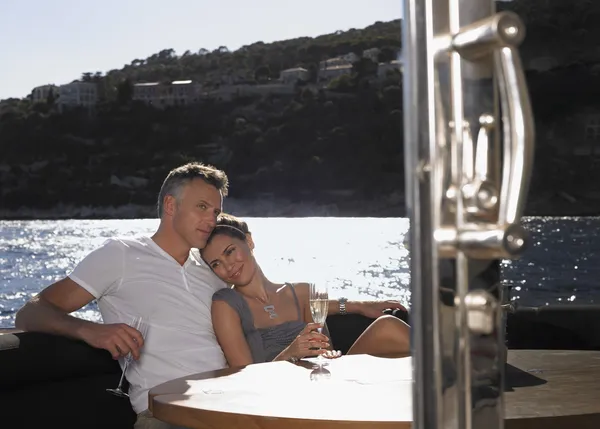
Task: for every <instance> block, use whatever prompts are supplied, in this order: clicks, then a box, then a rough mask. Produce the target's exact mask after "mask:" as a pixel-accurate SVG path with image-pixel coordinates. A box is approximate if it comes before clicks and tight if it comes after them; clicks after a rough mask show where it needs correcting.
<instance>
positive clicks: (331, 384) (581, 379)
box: [149, 350, 600, 429]
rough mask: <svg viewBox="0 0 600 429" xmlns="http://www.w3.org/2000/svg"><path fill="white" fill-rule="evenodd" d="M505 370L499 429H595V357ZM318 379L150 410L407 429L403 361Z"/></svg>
mask: <svg viewBox="0 0 600 429" xmlns="http://www.w3.org/2000/svg"><path fill="white" fill-rule="evenodd" d="M508 362H509V365H508V366H507V386H506V390H505V402H506V419H507V422H506V427H507V429H521V428H527V429H538V428H540V429H541V428H544V429H554V428H559V427H560V428H561V429H564V428H567V427H573V428H577V429H587V428H590V429H591V428H593V429H598V428H600V352H585V351H584V352H574V351H547V350H521V351H513V350H511V351H509V358H508ZM327 369H328V370H329V371H330V373H331V378H330V379H329V380H327V382H323V383H321V382H318V383H315V382H311V381H310V377H309V374H310V373H311V370H312V365H308V364H306V363H305V364H304V365H293V364H291V363H288V362H272V363H265V364H258V365H249V366H247V367H244V368H236V369H224V370H219V371H211V372H206V373H201V374H196V375H192V376H189V377H184V378H180V379H177V380H173V381H170V382H167V383H164V384H161V385H159V386H156V387H154V388H153V389H151V390H150V392H149V398H150V409H151V410H152V412H153V414H154V416H155V417H157V418H158V419H160V420H163V421H166V422H169V423H172V424H175V425H181V426H185V427H189V428H193V429H218V428H231V429H238V428H247V427H250V428H260V429H280V428H290V429H295V428H311V429H319V428H332V429H333V428H342V427H343V428H344V429H354V428H363V427H369V428H375V427H376V428H395V429H408V428H410V426H411V422H412V387H413V384H412V380H411V372H412V370H411V358H400V359H383V358H376V357H372V356H366V355H357V356H344V357H342V358H340V359H337V360H333V361H330V362H329V365H328V366H327ZM367 423H368V425H367Z"/></svg>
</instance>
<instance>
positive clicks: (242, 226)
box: [206, 213, 250, 246]
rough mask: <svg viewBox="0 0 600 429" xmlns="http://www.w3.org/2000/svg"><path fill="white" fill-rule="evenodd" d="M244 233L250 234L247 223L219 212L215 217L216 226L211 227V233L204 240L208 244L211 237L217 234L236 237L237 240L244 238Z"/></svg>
mask: <svg viewBox="0 0 600 429" xmlns="http://www.w3.org/2000/svg"><path fill="white" fill-rule="evenodd" d="M246 234H250V231H249V230H248V224H247V223H246V222H244V221H243V220H241V219H238V218H237V217H235V216H233V215H230V214H227V213H221V214H220V215H219V217H218V218H217V226H215V229H213V231H212V233H211V234H210V236H209V237H208V240H206V245H207V246H208V245H209V244H210V242H211V241H212V239H213V238H214V237H216V236H217V235H226V236H228V237H232V238H237V239H238V240H243V241H245V240H246Z"/></svg>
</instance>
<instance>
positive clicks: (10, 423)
mask: <svg viewBox="0 0 600 429" xmlns="http://www.w3.org/2000/svg"><path fill="white" fill-rule="evenodd" d="M120 376H121V369H120V367H119V364H118V362H117V361H115V360H113V359H112V357H111V355H110V354H109V353H108V352H107V351H105V350H100V349H95V348H93V347H90V346H89V345H87V344H86V343H84V342H82V341H76V340H72V339H69V338H65V337H60V336H56V335H49V334H41V333H33V332H21V333H9V334H0V404H2V408H1V409H2V412H1V413H0V427H7V428H12V429H16V428H24V429H25V428H28V429H29V428H36V427H47V426H58V427H60V428H62V429H68V428H73V429H75V428H82V427H85V428H90V429H95V428H98V429H100V428H116V429H121V428H123V429H125V428H126V429H131V428H132V427H133V424H134V423H135V419H136V416H135V413H134V412H133V409H132V408H131V404H130V402H129V399H127V398H120V397H116V396H114V395H111V394H110V393H108V392H107V391H106V389H107V388H114V387H116V386H117V385H118V383H119V378H120ZM127 388H128V385H127V383H125V385H124V390H127Z"/></svg>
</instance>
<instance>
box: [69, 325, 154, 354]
mask: <svg viewBox="0 0 600 429" xmlns="http://www.w3.org/2000/svg"><path fill="white" fill-rule="evenodd" d="M80 335H81V338H82V339H83V340H84V341H85V342H86V343H88V344H89V345H90V346H92V347H96V348H98V349H104V350H108V351H109V352H110V354H111V355H112V357H113V359H118V358H120V357H125V356H127V355H128V354H129V353H130V352H131V355H132V356H133V358H134V359H136V360H137V359H139V358H140V348H141V347H142V346H143V345H144V338H143V337H142V334H141V333H140V332H139V331H138V330H137V329H134V328H132V327H131V326H129V325H127V324H125V323H114V324H102V323H86V324H85V326H83V327H82V328H81V333H80Z"/></svg>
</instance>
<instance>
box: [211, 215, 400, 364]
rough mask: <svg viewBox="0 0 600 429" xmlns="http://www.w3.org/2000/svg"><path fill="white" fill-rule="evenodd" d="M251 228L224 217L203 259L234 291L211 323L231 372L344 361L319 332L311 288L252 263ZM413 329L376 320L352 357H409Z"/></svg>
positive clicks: (218, 302) (216, 301)
mask: <svg viewBox="0 0 600 429" xmlns="http://www.w3.org/2000/svg"><path fill="white" fill-rule="evenodd" d="M253 250H254V241H253V240H252V235H251V234H250V231H249V230H248V225H247V224H246V222H243V221H241V220H239V219H237V218H235V217H234V216H231V215H225V214H222V215H221V216H220V217H219V221H218V222H217V226H216V228H215V229H214V231H213V233H212V234H211V236H210V237H209V239H208V241H207V243H206V246H205V247H204V249H202V251H201V254H202V258H203V259H204V261H205V262H206V263H207V264H208V265H209V266H210V267H211V269H212V270H213V272H214V273H215V274H216V275H217V276H218V277H219V278H221V279H222V280H223V281H225V282H226V283H228V284H230V285H232V286H233V287H232V288H231V289H229V288H226V289H221V290H220V291H218V292H216V293H215V294H214V296H213V304H212V321H213V326H214V329H215V333H216V336H217V340H218V341H219V344H220V345H221V348H222V349H223V352H224V354H225V357H226V359H227V362H228V364H229V366H243V365H248V364H251V363H259V362H269V361H276V360H289V361H292V362H295V361H297V360H298V359H301V358H303V357H308V356H317V355H319V354H322V355H323V356H325V357H327V358H335V357H338V356H340V353H339V352H335V351H332V350H331V349H330V342H329V338H328V337H327V336H326V335H323V334H321V333H319V332H317V331H316V329H317V328H319V327H321V326H322V325H319V324H316V323H313V319H312V315H311V312H310V306H309V285H308V284H307V283H284V284H278V283H273V282H271V281H270V280H269V279H268V278H267V277H266V276H265V275H264V273H263V272H262V270H261V268H260V266H259V265H258V263H257V262H256V259H255V258H254V252H253ZM409 336H410V328H409V327H408V325H407V324H406V323H404V322H403V321H401V320H400V319H398V318H396V317H394V316H381V317H379V318H378V319H376V320H375V321H374V322H373V323H372V324H371V325H370V326H369V327H368V328H367V329H366V330H365V331H364V332H363V333H362V335H361V336H360V337H359V338H358V339H357V340H356V342H355V343H354V344H353V345H352V347H351V348H350V349H349V351H348V354H360V353H367V354H373V355H379V356H381V355H399V354H401V355H407V354H408V353H409V352H410V340H409Z"/></svg>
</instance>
